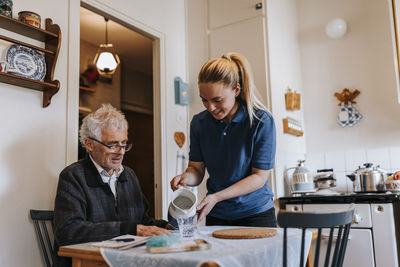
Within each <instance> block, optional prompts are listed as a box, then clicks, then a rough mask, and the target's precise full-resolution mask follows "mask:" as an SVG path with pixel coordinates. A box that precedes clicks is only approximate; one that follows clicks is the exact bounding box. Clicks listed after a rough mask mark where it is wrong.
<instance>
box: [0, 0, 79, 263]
mask: <svg viewBox="0 0 400 267" xmlns="http://www.w3.org/2000/svg"><path fill="white" fill-rule="evenodd" d="M21 10H32V11H34V12H37V13H39V14H40V15H41V16H42V25H44V23H45V22H44V19H45V18H52V19H53V22H54V23H56V24H58V25H59V26H60V28H61V31H62V37H63V38H62V40H61V50H60V54H59V56H58V60H57V66H56V69H55V73H54V77H55V79H57V80H59V81H60V84H61V86H60V90H59V92H58V93H57V94H56V95H54V96H53V98H52V101H51V104H50V106H49V107H47V108H42V96H43V94H42V92H39V91H34V90H31V89H27V88H22V87H17V86H12V85H7V84H4V83H0V95H1V97H0V112H1V114H2V115H1V116H0V125H1V132H0V139H1V144H0V169H1V173H2V175H1V179H0V209H1V210H2V212H3V216H2V220H1V221H0V228H1V229H2V231H1V236H2V237H1V240H0V261H1V265H2V266H40V265H42V259H41V258H40V257H41V255H40V252H39V243H38V242H37V238H36V236H35V232H34V227H33V224H32V223H31V221H30V219H29V209H51V208H53V201H54V196H55V191H56V186H57V177H58V173H59V172H60V170H61V169H62V168H63V167H64V166H65V162H66V145H65V144H66V129H67V127H66V119H67V113H66V112H67V107H66V97H67V86H68V81H67V76H66V75H65V73H66V70H67V67H66V66H67V57H68V54H67V41H68V38H67V37H68V17H67V16H65V13H66V11H68V1H61V0H59V1H50V2H49V1H45V0H38V1H35V2H32V1H27V0H25V1H15V2H14V8H13V14H14V17H15V16H17V14H18V12H19V11H21ZM1 34H4V35H6V36H10V37H12V38H15V39H20V40H23V39H24V40H25V41H28V39H26V38H21V36H20V35H17V34H13V33H9V32H5V31H4V30H3V29H2V30H1ZM33 43H34V44H36V45H42V46H43V44H42V43H40V42H33ZM77 90H78V89H77Z"/></svg>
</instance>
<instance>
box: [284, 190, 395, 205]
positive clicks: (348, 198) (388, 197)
mask: <svg viewBox="0 0 400 267" xmlns="http://www.w3.org/2000/svg"><path fill="white" fill-rule="evenodd" d="M399 201H400V192H398V193H397V192H396V193H393V192H386V193H385V192H382V193H353V194H343V195H317V194H307V195H299V196H291V197H281V198H279V206H280V208H284V207H285V205H286V204H324V203H326V204H328V203H331V204H332V203H371V202H374V203H393V202H399Z"/></svg>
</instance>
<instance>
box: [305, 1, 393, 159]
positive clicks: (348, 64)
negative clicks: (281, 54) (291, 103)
mask: <svg viewBox="0 0 400 267" xmlns="http://www.w3.org/2000/svg"><path fill="white" fill-rule="evenodd" d="M298 7H299V8H298V11H299V24H298V25H299V40H300V47H301V55H302V59H303V60H302V71H303V82H304V84H303V85H304V92H305V96H304V100H305V105H304V111H305V117H306V120H305V122H306V129H307V138H309V139H310V140H313V142H307V152H309V153H314V152H323V151H330V150H349V149H359V148H380V147H385V146H392V145H399V144H400V138H398V137H399V135H400V125H399V120H398V118H399V116H400V108H399V104H398V103H397V95H396V94H397V93H396V88H395V72H394V68H393V51H392V40H391V38H392V36H391V28H390V17H389V11H388V10H389V7H388V1H375V0H351V1H348V0H339V1H335V2H332V1H319V0H304V1H299V2H298ZM311 14H312V15H311ZM336 17H342V18H343V19H345V20H346V21H347V23H348V28H349V30H348V32H347V34H346V35H345V36H344V37H343V38H342V39H339V40H334V39H330V38H328V37H327V35H326V34H325V25H326V24H327V23H328V22H329V21H330V20H331V19H333V18H336ZM343 88H349V89H351V90H353V89H358V90H360V91H361V94H360V95H359V96H358V97H357V98H356V99H355V101H356V102H357V104H355V107H356V108H357V109H358V110H359V112H360V113H361V114H362V115H363V119H362V120H361V121H360V123H359V124H358V125H356V126H355V127H353V128H342V127H340V126H339V125H338V124H337V123H336V116H337V113H338V104H339V101H338V100H337V99H336V98H335V97H334V96H333V94H334V93H335V92H341V91H342V89H343ZM321 137H323V138H321Z"/></svg>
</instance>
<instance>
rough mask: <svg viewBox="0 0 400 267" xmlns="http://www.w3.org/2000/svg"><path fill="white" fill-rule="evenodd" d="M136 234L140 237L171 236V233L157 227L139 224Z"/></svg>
mask: <svg viewBox="0 0 400 267" xmlns="http://www.w3.org/2000/svg"><path fill="white" fill-rule="evenodd" d="M136 234H137V235H138V236H156V235H170V234H171V232H170V231H168V230H166V229H164V228H160V227H157V226H148V225H142V224H138V225H137V227H136Z"/></svg>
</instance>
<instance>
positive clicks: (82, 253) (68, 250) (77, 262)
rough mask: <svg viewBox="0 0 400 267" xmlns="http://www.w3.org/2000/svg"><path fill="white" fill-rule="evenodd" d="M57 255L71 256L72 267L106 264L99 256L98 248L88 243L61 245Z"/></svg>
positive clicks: (90, 266) (91, 266)
mask: <svg viewBox="0 0 400 267" xmlns="http://www.w3.org/2000/svg"><path fill="white" fill-rule="evenodd" d="M58 255H59V256H63V257H70V258H72V267H84V266H87V267H93V266H97V267H98V266H108V265H107V263H106V262H105V261H104V259H103V257H102V256H101V253H100V249H99V248H96V247H93V246H91V245H90V244H88V243H85V244H76V245H69V246H62V247H60V249H59V251H58Z"/></svg>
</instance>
